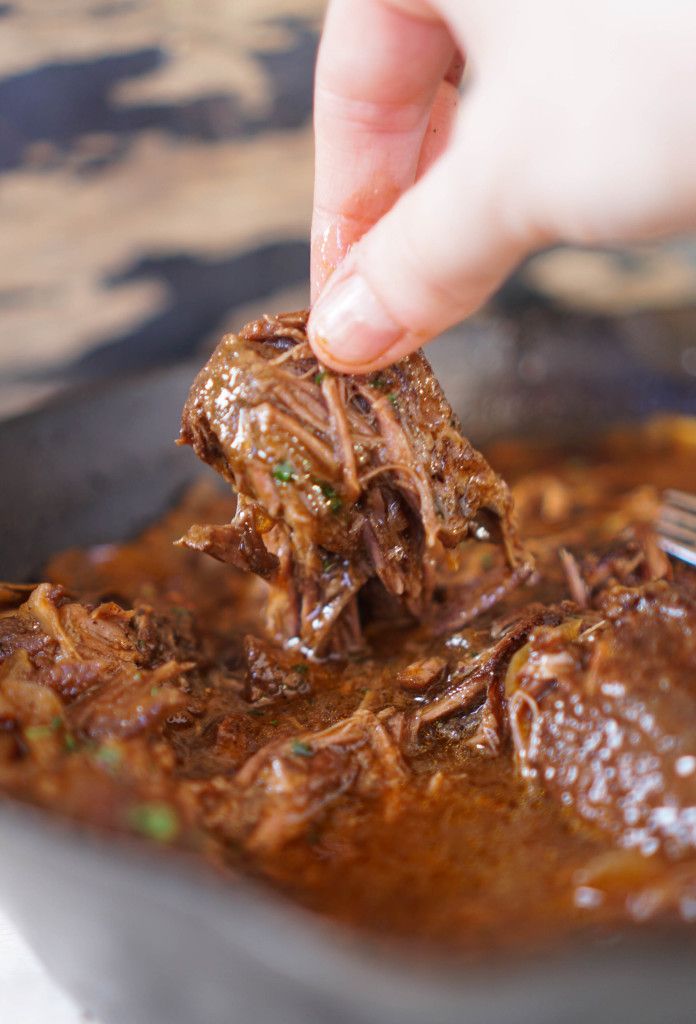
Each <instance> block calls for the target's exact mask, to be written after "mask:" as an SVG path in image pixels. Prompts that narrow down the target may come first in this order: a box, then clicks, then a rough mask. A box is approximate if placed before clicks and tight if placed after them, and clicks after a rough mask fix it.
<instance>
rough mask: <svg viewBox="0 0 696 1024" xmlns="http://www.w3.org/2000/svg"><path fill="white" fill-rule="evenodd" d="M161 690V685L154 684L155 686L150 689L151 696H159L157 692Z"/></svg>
mask: <svg viewBox="0 0 696 1024" xmlns="http://www.w3.org/2000/svg"><path fill="white" fill-rule="evenodd" d="M159 692H160V688H159V686H153V687H152V688H151V689H150V696H151V697H156V696H157V694H158V693H159Z"/></svg>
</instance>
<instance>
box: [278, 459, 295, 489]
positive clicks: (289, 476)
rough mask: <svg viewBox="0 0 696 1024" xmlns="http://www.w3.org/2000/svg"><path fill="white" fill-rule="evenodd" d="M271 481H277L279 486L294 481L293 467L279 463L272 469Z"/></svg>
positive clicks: (287, 463)
mask: <svg viewBox="0 0 696 1024" xmlns="http://www.w3.org/2000/svg"><path fill="white" fill-rule="evenodd" d="M273 479H274V480H278V481H279V482H280V483H281V484H287V483H290V481H291V480H294V479H295V467H294V466H293V465H291V463H289V462H279V463H278V465H277V466H274V468H273Z"/></svg>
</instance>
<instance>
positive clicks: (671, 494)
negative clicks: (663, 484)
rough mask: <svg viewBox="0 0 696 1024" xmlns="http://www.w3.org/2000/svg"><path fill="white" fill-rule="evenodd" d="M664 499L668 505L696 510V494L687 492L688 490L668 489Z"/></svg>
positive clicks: (691, 510)
mask: <svg viewBox="0 0 696 1024" xmlns="http://www.w3.org/2000/svg"><path fill="white" fill-rule="evenodd" d="M664 500H665V503H666V504H667V505H672V506H676V507H677V508H683V509H686V510H687V511H689V512H696V495H694V494H687V493H686V491H675V490H668V491H665V493H664Z"/></svg>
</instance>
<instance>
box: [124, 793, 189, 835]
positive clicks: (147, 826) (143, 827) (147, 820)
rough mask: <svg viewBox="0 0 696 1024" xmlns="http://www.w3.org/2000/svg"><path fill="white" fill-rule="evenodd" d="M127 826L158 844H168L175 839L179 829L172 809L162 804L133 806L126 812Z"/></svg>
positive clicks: (176, 816)
mask: <svg viewBox="0 0 696 1024" xmlns="http://www.w3.org/2000/svg"><path fill="white" fill-rule="evenodd" d="M128 824H129V825H130V826H131V828H133V829H134V830H135V831H136V832H140V834H141V835H144V836H147V837H148V839H154V840H156V842H158V843H170V842H171V841H172V839H176V837H177V835H178V834H179V829H180V824H179V817H178V815H177V813H176V811H175V810H174V808H173V807H170V806H169V804H162V803H145V804H135V805H134V806H133V807H131V808H130V810H129V811H128Z"/></svg>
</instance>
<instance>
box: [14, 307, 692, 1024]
mask: <svg viewBox="0 0 696 1024" xmlns="http://www.w3.org/2000/svg"><path fill="white" fill-rule="evenodd" d="M634 327H635V325H632V324H630V323H628V322H627V323H625V324H617V323H615V322H611V323H610V322H599V321H590V320H583V319H574V320H572V321H568V320H566V319H565V318H555V317H554V316H553V315H552V314H549V313H548V312H547V313H544V314H535V315H533V316H531V318H530V317H527V318H526V320H523V322H522V327H521V328H520V327H519V325H518V326H516V327H515V328H512V327H511V326H510V325H509V324H508V323H506V322H504V321H502V320H481V321H478V322H477V323H472V324H469V325H468V326H467V328H466V335H467V337H466V339H462V337H461V334H462V332H461V331H460V332H459V334H455V335H452V336H451V337H450V338H449V339H448V340H445V341H444V342H443V343H442V344H441V345H440V346H439V348H437V349H435V350H433V352H432V355H433V357H434V358H433V361H434V362H435V364H436V367H437V370H438V372H439V374H440V377H441V379H442V380H443V382H444V383H445V387H446V390H447V391H448V393H449V395H450V397H451V399H452V400H453V404H454V405H455V406H456V407H457V408H458V410H459V411H460V413H461V414H462V416H463V420H464V424H465V429H466V431H467V433H468V434H469V436H470V437H472V439H474V440H475V441H476V442H479V443H480V442H481V441H484V440H486V439H487V438H489V437H491V436H493V435H495V434H497V433H501V432H508V433H509V432H510V431H514V432H515V433H517V434H537V435H539V434H542V435H547V436H549V435H550V436H553V437H559V436H566V437H574V438H575V439H576V440H577V438H578V437H582V436H583V435H584V434H585V433H589V432H590V431H591V430H594V429H597V427H600V426H602V425H605V424H607V423H610V422H613V421H615V420H627V419H631V418H636V417H640V416H644V415H646V414H648V413H651V412H655V411H658V410H672V411H682V412H689V411H690V412H695V411H696V407H695V405H694V388H693V383H692V381H690V380H689V379H688V378H687V377H686V375H684V376H679V375H673V374H670V372H668V371H666V370H665V371H661V370H658V369H656V368H655V366H654V365H651V364H650V361H649V359H648V360H647V361H646V358H645V351H646V349H645V346H641V345H636V344H635V337H636V335H635V330H634ZM194 369H195V368H194V367H192V366H183V367H178V368H174V369H169V370H164V371H161V372H157V373H154V374H151V375H149V376H146V377H140V378H138V379H136V380H130V381H121V382H118V383H115V384H112V385H109V386H105V387H100V388H96V389H93V390H90V391H88V392H86V393H81V394H74V395H72V396H70V397H69V398H68V399H63V400H61V401H60V402H58V403H54V404H53V405H51V406H49V407H47V408H45V409H43V410H42V411H40V412H37V413H32V414H30V415H27V416H24V417H20V418H18V419H15V420H12V421H9V422H6V423H4V424H0V512H1V520H0V522H1V525H2V533H1V534H0V578H5V579H27V578H39V575H40V568H41V564H42V563H43V561H44V560H45V559H46V558H47V557H48V556H49V555H50V554H51V553H52V552H54V551H57V550H59V549H61V548H64V547H66V546H68V545H71V544H76V543H79V544H87V543H94V542H100V541H109V540H114V539H117V538H123V537H126V536H129V535H132V534H133V533H135V532H137V530H138V529H140V528H141V527H143V526H144V525H145V524H146V523H148V522H150V521H152V520H153V519H154V518H155V517H156V516H158V515H159V514H160V513H161V512H162V511H163V510H164V509H165V508H166V507H167V506H168V505H169V504H171V502H172V501H173V500H174V499H175V497H176V495H177V494H178V493H179V492H180V491H181V490H182V488H183V487H184V486H185V485H186V483H187V482H189V481H190V480H191V479H192V478H193V477H194V476H195V475H196V474H197V473H199V472H200V471H201V470H200V469H199V468H198V466H197V464H196V462H195V459H194V458H193V457H192V456H191V455H190V453H189V452H188V451H184V450H181V449H176V448H175V447H174V446H173V444H172V442H173V439H174V437H175V436H176V433H177V428H178V416H179V412H180V409H181V405H182V402H183V398H184V395H185V393H186V390H187V387H188V385H189V383H190V381H191V379H192V377H193V373H194ZM0 899H1V900H2V902H3V905H4V906H5V907H6V909H7V911H8V912H9V913H10V914H11V916H12V917H13V918H14V920H15V921H16V922H17V924H18V926H19V927H20V929H21V930H22V932H23V933H24V935H25V936H26V937H27V939H28V940H29V941H30V943H31V944H32V945H33V947H34V948H35V950H36V951H37V953H38V954H39V956H40V957H41V959H42V960H43V961H44V963H45V964H46V966H47V968H48V969H49V971H50V972H51V973H52V975H53V976H54V977H55V978H56V979H57V981H58V982H59V983H60V984H61V985H63V986H64V987H65V989H66V990H68V991H69V992H70V993H72V995H73V996H74V997H75V998H76V999H77V1001H78V1003H79V1004H80V1005H81V1006H83V1007H85V1008H86V1009H89V1010H92V1011H93V1012H94V1013H95V1014H96V1015H97V1016H98V1018H99V1019H100V1020H101V1021H103V1022H104V1024H222V1022H229V1024H252V1022H253V1024H327V1022H329V1021H331V1022H332V1024H455V1022H461V1024H576V1022H577V1024H588V1022H592V1024H604V1022H606V1024H609V1022H611V1024H623V1022H629V1024H655V1022H656V1021H669V1024H682V1022H683V1024H687V1022H688V1024H692V1022H693V1021H694V1019H696V980H695V979H696V972H694V952H695V951H696V946H695V945H694V944H693V942H691V941H686V940H685V939H684V936H683V935H682V936H681V937H680V936H678V935H677V934H659V935H658V934H656V933H650V934H646V935H644V936H643V937H642V938H641V939H640V940H636V939H634V940H631V941H624V942H619V943H613V944H608V945H607V944H605V945H594V946H584V947H574V948H572V949H566V950H564V951H549V952H548V953H546V954H545V955H544V956H543V957H541V956H538V955H537V956H536V957H529V958H528V959H526V960H524V961H515V962H506V961H504V960H501V959H499V958H496V959H495V960H494V961H492V962H490V963H483V964H478V965H472V964H468V965H467V964H466V963H459V964H452V963H450V964H443V963H440V964H435V963H433V962H426V961H424V960H422V959H419V958H417V957H416V956H415V955H414V954H413V953H410V952H409V951H408V950H400V951H396V950H394V951H390V952H389V953H387V952H385V951H384V949H382V948H381V947H380V946H378V945H377V944H375V943H373V942H370V941H369V940H367V939H365V938H364V937H362V936H357V935H355V934H353V933H347V932H345V931H342V930H339V929H337V928H335V927H334V926H332V925H329V924H327V923H326V922H322V921H319V920H318V919H316V918H315V917H313V916H311V915H309V914H307V913H305V912H303V911H301V910H299V909H298V908H296V907H293V906H290V905H288V904H287V903H286V902H285V901H284V900H282V899H281V898H279V897H277V896H275V895H273V894H272V893H270V892H268V891H266V890H265V889H263V888H262V887H260V886H257V885H256V884H254V883H252V882H250V881H248V880H244V879H241V880H239V881H238V882H232V883H230V882H229V881H225V882H222V881H221V880H220V879H218V878H217V877H216V876H214V875H213V874H212V873H210V872H208V871H207V870H206V869H205V868H202V867H200V866H199V865H197V864H194V863H191V862H189V860H188V859H187V858H185V857H183V856H178V855H175V854H168V851H164V852H163V851H154V852H153V851H152V850H151V849H150V848H149V847H146V846H145V845H143V846H141V845H139V844H137V843H132V842H129V841H126V840H123V839H121V838H119V837H117V836H103V835H98V834H94V833H92V832H89V831H87V830H85V829H81V828H79V827H77V826H72V825H68V824H65V823H62V822H60V821H56V820H54V819H53V818H51V817H50V815H47V814H44V813H42V812H38V811H36V810H33V809H31V808H27V807H23V806H21V805H18V804H16V803H14V802H11V801H4V802H3V803H2V804H0ZM8 1024H12V1022H8Z"/></svg>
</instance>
